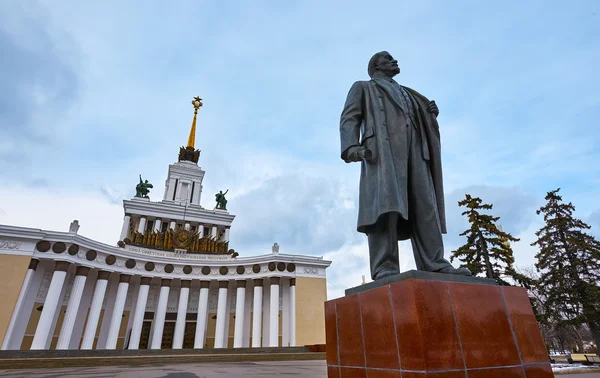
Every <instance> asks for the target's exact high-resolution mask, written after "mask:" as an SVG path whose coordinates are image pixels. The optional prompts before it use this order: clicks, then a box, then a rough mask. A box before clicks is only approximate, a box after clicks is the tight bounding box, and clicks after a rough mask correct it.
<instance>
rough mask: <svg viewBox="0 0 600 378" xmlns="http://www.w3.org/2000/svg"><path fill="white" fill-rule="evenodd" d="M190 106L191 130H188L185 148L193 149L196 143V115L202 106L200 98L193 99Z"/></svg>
mask: <svg viewBox="0 0 600 378" xmlns="http://www.w3.org/2000/svg"><path fill="white" fill-rule="evenodd" d="M192 105H193V106H194V119H193V120H192V129H191V130H190V136H189V138H188V142H187V146H188V147H192V148H193V147H194V142H195V141H196V114H198V109H200V107H201V106H202V105H203V104H202V99H201V98H200V96H196V97H194V99H193V100H192Z"/></svg>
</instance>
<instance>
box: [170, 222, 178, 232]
mask: <svg viewBox="0 0 600 378" xmlns="http://www.w3.org/2000/svg"><path fill="white" fill-rule="evenodd" d="M176 226H177V222H175V221H174V220H172V221H171V223H170V224H169V228H170V229H171V230H174V229H175V227H176Z"/></svg>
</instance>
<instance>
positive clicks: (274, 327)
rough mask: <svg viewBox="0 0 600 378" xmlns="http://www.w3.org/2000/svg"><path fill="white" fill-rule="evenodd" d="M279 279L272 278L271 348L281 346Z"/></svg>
mask: <svg viewBox="0 0 600 378" xmlns="http://www.w3.org/2000/svg"><path fill="white" fill-rule="evenodd" d="M279 280H280V278H279V277H271V279H270V283H271V296H270V298H269V299H270V300H269V303H270V305H271V306H270V314H269V323H270V329H269V346H270V347H276V346H279Z"/></svg>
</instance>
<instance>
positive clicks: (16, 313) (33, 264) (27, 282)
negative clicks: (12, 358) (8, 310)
mask: <svg viewBox="0 0 600 378" xmlns="http://www.w3.org/2000/svg"><path fill="white" fill-rule="evenodd" d="M39 262H40V260H36V259H31V261H30V262H29V268H28V269H27V273H26V274H25V279H24V280H23V284H22V285H21V291H20V292H19V297H18V298H17V303H16V304H15V308H14V309H13V313H12V316H11V317H10V322H9V323H8V327H7V329H6V333H5V334H4V340H3V341H2V350H7V349H10V348H9V345H10V344H11V341H12V340H11V338H12V336H13V331H14V330H15V326H16V324H17V322H18V320H19V317H21V316H27V317H28V318H29V314H25V313H21V309H22V308H23V307H24V302H25V298H26V297H27V293H28V291H29V287H30V286H31V281H32V280H33V276H34V274H35V270H36V269H37V266H38V263H39ZM15 349H16V348H15Z"/></svg>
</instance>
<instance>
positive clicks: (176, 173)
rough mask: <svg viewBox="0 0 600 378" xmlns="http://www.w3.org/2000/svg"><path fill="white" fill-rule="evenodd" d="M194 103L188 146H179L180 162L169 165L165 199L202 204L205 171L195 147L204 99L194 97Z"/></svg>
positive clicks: (166, 200) (198, 151) (181, 202)
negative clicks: (199, 165)
mask: <svg viewBox="0 0 600 378" xmlns="http://www.w3.org/2000/svg"><path fill="white" fill-rule="evenodd" d="M192 105H193V106H194V118H193V119H192V127H191V129H190V135H189V137H188V142H187V146H185V147H183V146H182V147H180V148H179V158H178V162H177V163H175V164H171V165H170V166H169V174H168V176H167V181H166V182H165V194H164V197H163V201H165V202H175V203H180V204H190V205H197V206H200V196H201V194H202V179H203V178H204V171H203V170H202V169H201V168H200V167H198V160H199V159H200V150H197V149H196V148H195V143H196V118H197V115H198V109H200V107H201V106H202V105H203V104H202V99H201V98H200V97H198V96H196V97H194V99H193V100H192Z"/></svg>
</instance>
